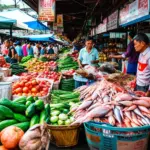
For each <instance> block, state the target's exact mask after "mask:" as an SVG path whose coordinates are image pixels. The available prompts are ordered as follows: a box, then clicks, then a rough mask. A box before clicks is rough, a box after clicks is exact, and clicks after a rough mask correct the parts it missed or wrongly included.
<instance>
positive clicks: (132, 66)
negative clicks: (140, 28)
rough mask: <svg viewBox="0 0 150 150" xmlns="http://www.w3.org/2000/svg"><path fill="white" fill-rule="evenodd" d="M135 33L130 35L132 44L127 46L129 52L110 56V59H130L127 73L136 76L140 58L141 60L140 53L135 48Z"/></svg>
mask: <svg viewBox="0 0 150 150" xmlns="http://www.w3.org/2000/svg"><path fill="white" fill-rule="evenodd" d="M135 35H136V34H135V33H134V32H133V31H131V32H130V33H129V35H128V39H129V40H130V43H129V44H128V46H127V51H126V52H125V53H123V54H122V55H110V56H109V57H110V58H116V59H126V58H128V66H127V73H128V74H132V75H136V72H137V64H138V58H139V52H136V51H135V48H134V42H133V38H134V37H135Z"/></svg>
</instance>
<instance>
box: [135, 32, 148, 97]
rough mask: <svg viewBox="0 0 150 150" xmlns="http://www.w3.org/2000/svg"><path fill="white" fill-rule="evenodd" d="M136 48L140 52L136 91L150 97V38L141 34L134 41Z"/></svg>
mask: <svg viewBox="0 0 150 150" xmlns="http://www.w3.org/2000/svg"><path fill="white" fill-rule="evenodd" d="M134 47H135V50H136V51H137V52H140V56H139V60H138V68H137V78H136V88H135V90H136V91H143V92H146V93H147V96H148V97H150V47H149V38H148V36H147V35H146V34H144V33H139V34H138V35H137V36H136V37H135V39H134Z"/></svg>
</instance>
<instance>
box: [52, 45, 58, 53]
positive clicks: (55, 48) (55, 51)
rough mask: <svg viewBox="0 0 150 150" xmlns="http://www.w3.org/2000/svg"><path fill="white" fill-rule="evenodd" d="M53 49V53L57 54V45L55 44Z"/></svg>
mask: <svg viewBox="0 0 150 150" xmlns="http://www.w3.org/2000/svg"><path fill="white" fill-rule="evenodd" d="M53 50H54V53H55V54H58V47H57V44H55V45H54V47H53Z"/></svg>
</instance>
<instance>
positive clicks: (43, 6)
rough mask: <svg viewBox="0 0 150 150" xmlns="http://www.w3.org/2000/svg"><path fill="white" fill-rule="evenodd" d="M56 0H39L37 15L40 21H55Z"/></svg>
mask: <svg viewBox="0 0 150 150" xmlns="http://www.w3.org/2000/svg"><path fill="white" fill-rule="evenodd" d="M55 5H56V0H39V17H38V19H39V20H41V21H49V22H54V21H55Z"/></svg>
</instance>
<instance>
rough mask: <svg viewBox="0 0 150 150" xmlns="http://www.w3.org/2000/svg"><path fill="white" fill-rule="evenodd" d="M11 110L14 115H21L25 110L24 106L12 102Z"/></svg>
mask: <svg viewBox="0 0 150 150" xmlns="http://www.w3.org/2000/svg"><path fill="white" fill-rule="evenodd" d="M12 110H13V111H14V112H16V113H23V114H24V112H25V110H26V106H25V105H24V104H20V103H17V102H12Z"/></svg>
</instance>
